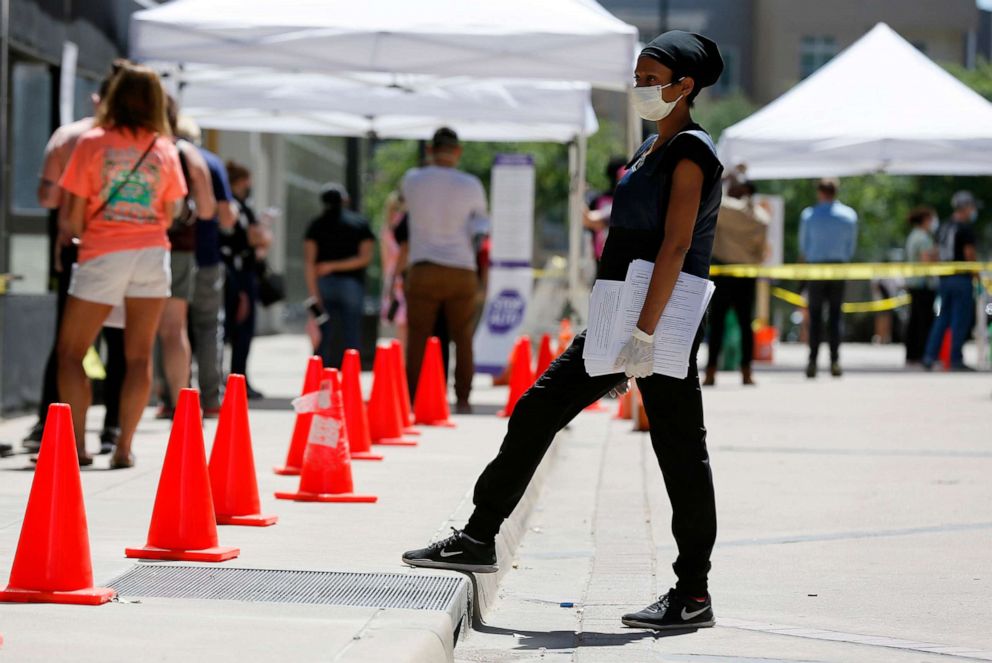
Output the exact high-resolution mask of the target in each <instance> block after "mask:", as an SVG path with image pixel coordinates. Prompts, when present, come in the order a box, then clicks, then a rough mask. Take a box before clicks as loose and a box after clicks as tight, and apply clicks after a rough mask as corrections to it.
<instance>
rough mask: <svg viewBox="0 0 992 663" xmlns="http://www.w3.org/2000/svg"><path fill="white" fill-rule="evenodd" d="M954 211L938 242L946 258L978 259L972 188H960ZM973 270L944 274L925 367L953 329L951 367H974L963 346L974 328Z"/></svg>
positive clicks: (957, 369)
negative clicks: (967, 359) (967, 364)
mask: <svg viewBox="0 0 992 663" xmlns="http://www.w3.org/2000/svg"><path fill="white" fill-rule="evenodd" d="M951 206H952V207H953V208H954V214H953V215H951V218H950V219H948V220H947V221H945V222H944V223H943V224H942V225H941V226H940V229H939V230H938V231H937V246H938V249H939V251H940V259H941V260H942V261H943V262H951V261H954V262H973V261H975V260H977V256H978V253H977V251H976V249H975V227H974V221H975V219H976V218H977V217H978V204H977V203H976V202H975V197H974V196H972V195H971V193H970V192H968V191H958V192H957V193H955V194H954V197H953V198H951ZM974 278H975V277H974V275H973V274H951V275H950V276H941V277H940V289H939V291H938V295H939V296H940V314H939V315H938V316H937V319H936V320H934V321H933V326H932V327H931V328H930V336H929V338H927V348H926V351H924V353H923V367H924V368H926V369H927V370H930V369H931V368H932V367H933V362H934V360H936V358H937V353H938V352H940V346H941V344H942V343H943V342H944V334H945V333H946V332H947V330H948V329H950V330H951V370H952V371H970V370H972V369H971V368H970V367H968V366H965V364H964V357H963V356H962V353H961V349H962V348H963V347H964V342H965V341H966V340H968V334H969V332H970V331H971V324H972V320H973V318H972V316H973V315H974V314H975V287H974V283H973V282H974Z"/></svg>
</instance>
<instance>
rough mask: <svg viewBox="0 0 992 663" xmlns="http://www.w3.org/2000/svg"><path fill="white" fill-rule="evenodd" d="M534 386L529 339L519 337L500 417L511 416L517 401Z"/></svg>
mask: <svg viewBox="0 0 992 663" xmlns="http://www.w3.org/2000/svg"><path fill="white" fill-rule="evenodd" d="M533 384H534V373H533V371H532V369H531V367H530V338H529V337H528V336H521V337H520V338H518V339H517V345H516V348H515V350H514V352H513V371H512V372H511V373H510V395H509V397H508V398H507V400H506V407H505V408H503V409H502V410H500V411H499V413H498V415H499V416H501V417H509V416H510V415H511V414H513V408H514V407H516V405H517V401H518V400H520V397H521V396H523V395H524V392H526V391H527V390H528V389H530V388H531V385H533Z"/></svg>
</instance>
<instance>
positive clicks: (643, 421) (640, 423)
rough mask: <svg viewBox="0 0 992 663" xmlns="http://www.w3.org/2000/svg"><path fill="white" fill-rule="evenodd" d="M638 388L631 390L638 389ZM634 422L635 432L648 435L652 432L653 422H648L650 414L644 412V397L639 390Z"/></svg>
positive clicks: (633, 417) (634, 387)
mask: <svg viewBox="0 0 992 663" xmlns="http://www.w3.org/2000/svg"><path fill="white" fill-rule="evenodd" d="M636 388H637V387H636V386H633V387H631V389H636ZM631 419H633V420H634V430H635V431H637V432H640V433H647V432H648V431H650V430H651V422H649V421H648V413H647V412H645V411H644V397H643V396H641V390H640V389H637V413H636V414H635V415H633V416H632V417H631Z"/></svg>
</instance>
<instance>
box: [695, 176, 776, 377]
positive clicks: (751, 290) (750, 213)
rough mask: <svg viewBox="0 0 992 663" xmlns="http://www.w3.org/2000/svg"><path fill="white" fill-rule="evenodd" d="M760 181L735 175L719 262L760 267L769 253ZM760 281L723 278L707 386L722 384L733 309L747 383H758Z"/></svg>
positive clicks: (717, 247)
mask: <svg viewBox="0 0 992 663" xmlns="http://www.w3.org/2000/svg"><path fill="white" fill-rule="evenodd" d="M753 196H754V184H752V183H751V182H749V181H747V180H746V179H736V178H734V179H731V182H730V186H729V187H728V188H727V195H726V196H725V197H724V199H723V203H722V204H721V205H720V216H719V217H718V220H717V225H716V238H715V239H714V240H713V262H714V263H722V264H724V265H759V264H761V263H762V262H763V261H764V259H765V256H766V255H767V254H768V240H767V236H768V224H769V223H771V215H770V214H769V213H768V210H766V209H765V208H764V207H761V206H760V205H755V204H754V198H753ZM757 283H758V280H757V279H745V278H738V277H733V276H718V277H716V278H714V279H713V284H714V285H715V286H716V290H715V291H714V292H713V302H712V303H711V308H710V339H709V356H708V357H707V363H706V378H705V379H704V380H703V386H708V387H712V386H713V385H715V384H716V369H717V363H718V360H719V359H720V351H721V350H722V349H723V332H724V327H725V326H726V319H727V313H728V312H730V310H731V309H733V311H734V313H735V315H736V317H737V325H738V326H739V327H740V329H741V381H742V382H743V384H745V385H754V384H755V382H754V378H752V376H751V360H752V359H753V357H754V331H753V330H752V329H751V319H752V317H753V315H754V296H755V288H756V287H757Z"/></svg>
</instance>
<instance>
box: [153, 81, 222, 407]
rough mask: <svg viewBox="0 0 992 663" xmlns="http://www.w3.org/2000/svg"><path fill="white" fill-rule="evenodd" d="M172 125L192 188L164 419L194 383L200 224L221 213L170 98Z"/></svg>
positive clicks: (171, 306) (168, 316)
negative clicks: (192, 332)
mask: <svg viewBox="0 0 992 663" xmlns="http://www.w3.org/2000/svg"><path fill="white" fill-rule="evenodd" d="M168 113H169V126H170V127H171V128H172V134H173V136H174V140H175V143H176V148H177V149H178V150H179V161H180V164H181V165H182V168H183V176H184V177H185V178H186V186H187V190H188V191H189V193H188V195H187V197H186V198H185V199H184V204H183V205H182V206H181V207H180V209H179V211H178V213H177V215H176V217H175V218H174V219H173V221H172V226H171V227H170V228H169V243H170V244H171V246H172V251H171V255H170V260H171V266H172V295H171V296H170V297H169V300H168V301H167V302H166V304H165V310H164V311H163V312H162V321H161V323H160V324H159V329H158V338H159V342H160V343H161V361H162V373H163V377H164V385H163V387H164V389H163V390H162V392H163V393H162V408H161V410H160V412H159V416H160V417H161V418H166V419H171V418H172V413H173V409H174V408H175V405H176V403H178V402H179V390H180V389H183V388H185V387H188V386H189V385H190V373H191V364H192V361H193V353H192V350H191V348H190V343H189V307H190V302H191V301H192V300H193V286H194V284H195V282H196V235H197V232H196V227H197V225H198V224H199V223H200V221H201V219H202V220H203V223H212V222H213V218H214V216H215V215H216V213H217V201H216V199H215V198H214V191H213V185H212V184H211V181H210V170H209V169H208V168H207V163H206V161H204V160H203V156H202V155H201V154H200V151H199V150H198V149H197V147H196V145H194V144H193V143H192V142H190V141H189V140H187V139H186V138H185V137H184V136H181V135H180V134H179V107H178V106H177V105H176V102H175V100H174V99H173V98H171V97H169V99H168Z"/></svg>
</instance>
